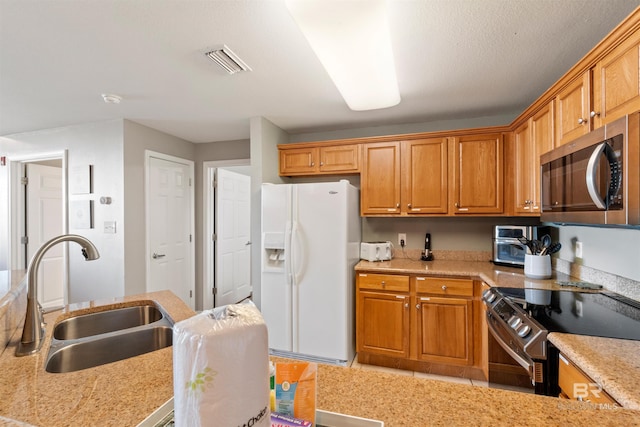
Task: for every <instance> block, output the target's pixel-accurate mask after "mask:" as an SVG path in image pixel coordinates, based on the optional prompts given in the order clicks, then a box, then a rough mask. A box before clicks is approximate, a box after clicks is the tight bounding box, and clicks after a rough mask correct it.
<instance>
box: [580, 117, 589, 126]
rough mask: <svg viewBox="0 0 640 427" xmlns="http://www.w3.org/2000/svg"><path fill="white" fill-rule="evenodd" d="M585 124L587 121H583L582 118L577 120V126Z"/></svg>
mask: <svg viewBox="0 0 640 427" xmlns="http://www.w3.org/2000/svg"><path fill="white" fill-rule="evenodd" d="M585 123H587V121H586V120H585V119H583V118H582V117H580V118H579V119H578V124H579V125H583V124H585Z"/></svg>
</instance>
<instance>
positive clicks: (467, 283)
mask: <svg viewBox="0 0 640 427" xmlns="http://www.w3.org/2000/svg"><path fill="white" fill-rule="evenodd" d="M413 280H415V288H416V292H417V293H425V294H434V295H457V296H463V297H471V296H473V280H466V279H441V278H437V277H423V276H416V277H414V278H413Z"/></svg>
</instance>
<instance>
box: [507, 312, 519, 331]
mask: <svg viewBox="0 0 640 427" xmlns="http://www.w3.org/2000/svg"><path fill="white" fill-rule="evenodd" d="M521 324H522V319H520V318H519V317H518V316H516V315H515V314H514V315H513V316H511V317H510V318H509V326H511V327H512V328H513V329H516V328H517V327H518V326H520V325H521Z"/></svg>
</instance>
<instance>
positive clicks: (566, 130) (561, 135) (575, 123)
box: [556, 71, 592, 145]
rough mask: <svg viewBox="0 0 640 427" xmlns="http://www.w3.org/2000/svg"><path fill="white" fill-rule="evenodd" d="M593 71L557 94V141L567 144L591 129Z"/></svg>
mask: <svg viewBox="0 0 640 427" xmlns="http://www.w3.org/2000/svg"><path fill="white" fill-rule="evenodd" d="M590 114H591V71H586V72H585V73H584V74H583V76H582V78H578V79H575V80H574V81H573V82H571V83H570V84H569V85H567V87H565V88H564V89H563V90H561V91H560V92H558V95H557V96H556V143H557V145H563V144H566V143H567V142H569V141H573V140H574V139H576V138H577V137H579V136H582V135H584V134H586V133H589V131H591V129H592V127H591V118H590Z"/></svg>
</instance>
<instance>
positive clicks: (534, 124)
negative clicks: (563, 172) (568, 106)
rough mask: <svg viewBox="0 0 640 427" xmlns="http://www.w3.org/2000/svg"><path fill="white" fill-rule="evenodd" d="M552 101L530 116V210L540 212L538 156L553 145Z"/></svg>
mask: <svg viewBox="0 0 640 427" xmlns="http://www.w3.org/2000/svg"><path fill="white" fill-rule="evenodd" d="M554 105H555V104H554V101H553V100H551V101H550V102H549V104H547V106H546V107H544V108H543V109H542V110H540V111H538V112H537V113H536V114H535V115H534V116H533V117H532V118H531V126H530V127H531V142H532V145H533V156H532V165H533V170H532V172H533V179H532V182H531V186H532V197H531V199H530V200H531V201H532V202H533V203H532V204H531V211H532V212H533V213H535V214H540V211H541V209H542V194H541V189H540V188H541V183H540V156H541V155H543V154H544V153H546V152H548V151H551V150H553V148H554V147H555V133H554Z"/></svg>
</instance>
